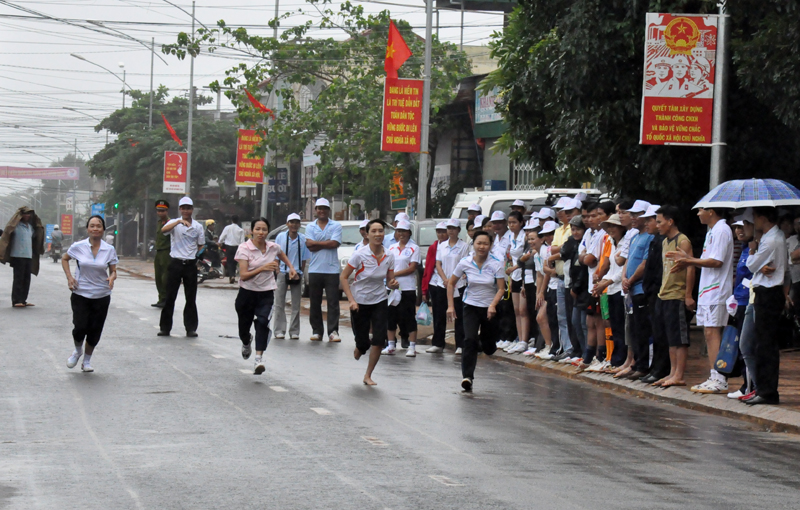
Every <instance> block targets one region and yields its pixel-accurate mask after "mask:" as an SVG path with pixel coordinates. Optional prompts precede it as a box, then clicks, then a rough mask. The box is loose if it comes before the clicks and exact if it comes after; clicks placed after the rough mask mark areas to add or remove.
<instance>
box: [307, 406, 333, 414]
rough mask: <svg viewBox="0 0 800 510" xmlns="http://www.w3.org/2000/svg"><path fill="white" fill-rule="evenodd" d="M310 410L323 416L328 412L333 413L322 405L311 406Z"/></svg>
mask: <svg viewBox="0 0 800 510" xmlns="http://www.w3.org/2000/svg"><path fill="white" fill-rule="evenodd" d="M311 410H312V411H314V412H315V413H317V414H321V415H323V416H328V415H330V414H333V413H332V412H330V411H328V410H327V409H325V408H324V407H312V408H311Z"/></svg>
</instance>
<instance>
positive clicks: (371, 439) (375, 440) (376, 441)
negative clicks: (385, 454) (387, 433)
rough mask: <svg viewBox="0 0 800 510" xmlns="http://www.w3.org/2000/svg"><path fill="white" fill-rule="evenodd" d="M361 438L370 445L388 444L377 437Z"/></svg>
mask: <svg viewBox="0 0 800 510" xmlns="http://www.w3.org/2000/svg"><path fill="white" fill-rule="evenodd" d="M361 439H363V440H364V441H367V442H368V443H369V444H371V445H372V446H389V443H387V442H386V441H381V440H380V439H378V438H377V437H370V436H361Z"/></svg>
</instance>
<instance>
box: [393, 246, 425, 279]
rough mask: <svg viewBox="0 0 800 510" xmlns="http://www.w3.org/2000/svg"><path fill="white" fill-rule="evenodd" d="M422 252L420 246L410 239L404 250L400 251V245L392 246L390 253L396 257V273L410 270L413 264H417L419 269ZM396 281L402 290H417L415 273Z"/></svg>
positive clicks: (397, 277) (399, 277) (398, 277)
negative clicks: (409, 267)
mask: <svg viewBox="0 0 800 510" xmlns="http://www.w3.org/2000/svg"><path fill="white" fill-rule="evenodd" d="M420 251H421V250H420V249H419V245H417V243H415V242H414V240H413V239H409V240H408V243H406V245H405V247H404V248H403V249H402V250H401V249H400V243H394V244H392V246H391V248H389V253H391V254H392V255H393V256H394V271H395V273H397V272H400V271H403V270H404V269H408V266H410V265H411V264H412V263H413V262H416V263H417V266H418V267H419V262H420ZM395 279H396V280H397V283H399V284H400V290H417V277H416V275H415V274H414V273H411V274H407V275H405V276H396V277H395Z"/></svg>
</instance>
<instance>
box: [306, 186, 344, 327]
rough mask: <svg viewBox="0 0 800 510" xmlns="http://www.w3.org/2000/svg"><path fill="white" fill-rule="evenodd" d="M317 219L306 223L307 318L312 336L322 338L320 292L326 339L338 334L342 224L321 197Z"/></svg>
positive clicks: (316, 208) (326, 201)
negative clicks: (325, 309)
mask: <svg viewBox="0 0 800 510" xmlns="http://www.w3.org/2000/svg"><path fill="white" fill-rule="evenodd" d="M314 211H315V212H316V214H317V219H316V220H315V221H312V222H311V223H309V224H308V225H306V246H307V247H308V251H310V252H311V262H310V263H309V264H308V296H309V298H310V299H309V301H310V309H309V322H310V323H311V330H312V334H311V340H313V341H319V340H322V335H323V333H325V329H324V327H323V324H322V292H323V291H325V297H326V299H327V302H328V341H330V342H341V339H340V338H339V272H340V271H341V267H340V266H339V255H338V250H339V245H340V244H342V225H341V224H340V223H339V222H338V221H334V220H332V219H330V216H331V204H330V202H328V200H326V199H324V198H319V199H317V202H316V204H315V205H314Z"/></svg>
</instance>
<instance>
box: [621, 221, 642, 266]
mask: <svg viewBox="0 0 800 510" xmlns="http://www.w3.org/2000/svg"><path fill="white" fill-rule="evenodd" d="M638 234H639V229H636V228H629V229H628V230H627V231H626V232H625V237H623V238H622V240H620V242H619V253H618V254H617V255H616V256H617V257H625V258H626V259H627V258H628V252H629V251H630V249H631V241H632V240H633V238H634V237H635V236H637V235H638Z"/></svg>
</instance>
